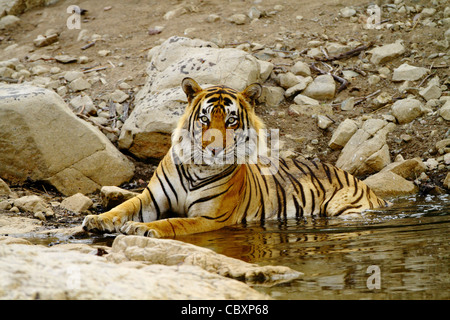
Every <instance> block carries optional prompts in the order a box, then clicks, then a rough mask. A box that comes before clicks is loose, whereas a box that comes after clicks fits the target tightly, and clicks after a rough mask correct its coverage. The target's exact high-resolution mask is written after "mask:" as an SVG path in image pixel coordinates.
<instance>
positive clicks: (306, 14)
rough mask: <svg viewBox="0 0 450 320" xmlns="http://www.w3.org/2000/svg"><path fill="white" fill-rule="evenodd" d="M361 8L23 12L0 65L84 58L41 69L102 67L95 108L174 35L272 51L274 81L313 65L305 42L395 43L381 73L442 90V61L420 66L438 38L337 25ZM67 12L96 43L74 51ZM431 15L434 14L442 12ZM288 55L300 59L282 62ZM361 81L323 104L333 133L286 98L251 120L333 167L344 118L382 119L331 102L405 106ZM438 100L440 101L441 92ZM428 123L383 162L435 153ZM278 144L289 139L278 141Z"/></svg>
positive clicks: (137, 7) (174, 0)
mask: <svg viewBox="0 0 450 320" xmlns="http://www.w3.org/2000/svg"><path fill="white" fill-rule="evenodd" d="M444 2H445V1H444ZM406 3H408V4H410V5H413V6H420V5H422V6H425V7H426V6H428V5H429V1H406ZM369 4H370V2H369V1H356V0H347V1H338V0H301V1H300V0H278V1H277V0H259V1H258V0H256V1H254V0H251V1H248V0H228V1H223V0H208V1H206V0H205V1H202V0H191V1H181V0H166V1H143V0H129V1H121V0H110V1H79V0H70V1H59V2H57V3H56V4H54V5H51V6H48V7H43V8H35V9H32V10H30V11H28V12H25V13H24V14H22V15H21V16H20V19H21V21H20V24H19V25H18V26H17V27H14V28H13V29H7V30H3V31H0V32H1V33H0V59H1V60H3V59H8V58H12V57H11V56H5V55H6V53H5V52H4V50H3V49H5V48H6V47H8V46H10V45H12V44H18V48H19V49H18V50H16V51H14V52H15V54H16V55H17V57H18V58H19V59H20V60H21V61H22V60H23V61H26V60H27V58H28V57H30V56H31V55H33V54H35V53H40V54H48V55H49V56H51V57H53V56H55V55H57V54H68V55H71V56H77V57H78V56H82V55H83V56H87V57H89V62H88V64H87V65H80V64H60V63H57V62H55V61H49V63H50V65H55V66H58V67H59V68H61V69H62V70H63V71H65V70H77V69H78V70H80V68H85V67H91V66H105V67H107V68H106V69H105V70H102V71H101V72H100V74H101V76H102V77H103V78H104V79H105V80H106V83H104V84H103V85H101V86H100V85H96V86H93V87H92V88H91V89H89V90H88V91H87V92H88V94H89V95H90V96H91V98H92V99H93V100H94V102H97V103H98V102H99V101H101V97H102V96H103V95H105V94H107V93H110V92H113V91H114V90H115V89H116V88H117V86H118V84H119V83H120V82H122V81H125V80H126V81H127V83H128V84H130V85H131V87H132V90H134V91H137V90H139V88H140V87H141V86H143V85H144V83H145V78H146V73H145V68H146V64H147V59H146V55H147V51H148V50H149V49H150V48H152V47H154V46H156V45H158V44H160V43H161V42H162V40H164V39H167V38H169V37H171V36H174V35H178V36H183V35H186V36H188V37H191V38H194V37H197V38H200V39H203V40H210V41H214V42H218V43H220V44H221V45H222V46H225V47H236V46H238V45H240V44H242V43H247V42H248V43H258V44H261V45H262V46H264V47H266V48H271V49H277V50H280V51H282V52H285V53H286V55H285V57H277V58H274V59H272V60H270V61H271V62H272V63H274V64H275V72H277V71H278V72H282V71H286V70H288V69H289V67H290V66H291V65H293V63H294V62H295V61H296V60H302V61H305V62H307V63H311V62H314V60H313V59H311V58H309V57H307V56H306V54H305V49H308V46H307V43H308V42H309V41H311V40H327V41H337V42H339V41H340V42H347V41H350V40H357V41H359V42H361V43H364V44H368V43H370V42H373V43H374V44H375V45H381V44H387V43H392V42H394V41H395V40H397V39H403V40H404V45H405V47H406V48H407V52H406V54H405V55H403V56H402V57H401V58H398V59H395V60H393V61H391V62H389V63H387V64H386V66H387V67H388V68H389V69H390V70H391V71H392V70H393V69H394V68H396V67H398V66H399V65H400V64H402V63H404V62H409V63H411V64H413V65H415V66H420V67H427V68H430V70H431V71H432V73H433V74H436V75H439V77H440V79H441V83H446V82H445V81H447V84H448V81H449V78H448V77H449V74H448V64H449V63H450V62H448V61H446V60H445V59H444V57H445V56H444V55H442V56H437V57H430V55H432V54H434V53H439V52H442V50H441V51H439V50H438V49H437V48H436V47H435V46H434V45H432V44H431V43H432V40H435V39H442V38H443V32H444V31H445V29H443V28H442V27H440V28H437V27H430V26H423V25H420V24H418V25H417V27H416V28H414V29H411V28H404V29H402V28H400V29H399V30H396V31H391V30H386V29H383V30H366V29H364V28H363V24H362V23H358V21H354V20H352V19H348V18H343V17H341V16H340V13H339V12H340V9H342V8H344V7H348V6H353V7H354V8H355V9H357V12H358V13H357V15H356V17H357V18H358V16H359V15H360V14H361V13H363V12H365V11H366V8H367V6H368V5H369ZM69 5H77V6H79V7H81V8H82V9H85V10H87V12H86V13H85V14H84V15H83V16H82V22H81V29H87V30H88V31H89V34H99V35H101V38H102V40H100V41H97V42H96V43H95V45H94V46H92V47H90V48H88V49H85V50H83V49H82V48H83V47H84V46H85V45H86V44H87V43H86V42H83V41H77V38H78V35H79V33H80V30H78V29H72V30H70V29H68V28H67V25H66V21H67V19H68V18H69V16H70V13H67V8H68V7H69ZM179 7H181V8H184V11H185V13H183V14H181V15H179V16H176V17H173V18H171V19H169V20H166V19H164V15H165V14H166V13H167V12H168V11H170V10H174V9H176V8H179ZM252 7H257V8H258V9H259V10H260V11H261V12H265V13H266V14H265V15H263V16H262V17H261V18H260V19H259V20H257V21H253V22H252V23H250V22H247V23H246V24H243V25H237V24H234V23H231V22H229V21H228V20H227V18H229V17H230V16H231V15H233V14H236V13H243V14H247V13H248V12H249V10H250V9H251V8H252ZM441 7H442V8H444V7H445V5H442V6H441ZM210 14H216V15H218V16H219V17H220V19H219V20H217V21H214V22H207V21H206V19H207V17H208V16H209V15H210ZM382 14H383V15H382V17H381V19H382V20H387V21H388V22H396V21H402V20H404V19H405V17H408V19H409V20H411V19H412V16H406V15H404V14H403V15H401V14H399V13H396V12H393V13H388V12H387V11H383V13H382ZM438 14H439V13H438ZM362 18H363V17H359V18H358V19H362ZM156 26H162V27H163V30H162V32H161V33H159V34H152V33H155V32H149V30H154V29H155V27H156ZM49 29H55V30H56V31H57V32H58V33H59V34H60V35H59V41H58V42H57V43H55V44H53V45H50V46H47V47H43V48H35V47H33V39H35V38H36V37H37V36H38V35H39V34H45V33H46V31H47V30H49ZM100 50H110V51H111V53H110V54H109V55H108V56H106V57H101V56H99V55H98V51H100ZM294 52H297V53H299V54H300V55H299V56H297V57H295V58H292V53H294ZM365 58H366V56H365V54H364V52H363V53H362V54H360V55H359V56H356V57H353V58H350V59H346V60H345V66H347V67H348V66H350V67H352V66H355V67H357V66H360V65H361V63H360V60H362V59H365ZM339 63H340V61H336V65H332V66H333V67H337V66H338V64H339ZM446 66H447V67H446ZM365 73H366V76H359V77H356V78H355V79H354V80H352V81H351V83H350V84H349V86H348V87H347V88H346V89H345V90H343V91H341V92H340V93H339V94H337V95H336V96H335V98H334V100H333V101H332V103H333V109H334V114H333V116H332V117H331V119H332V120H333V121H335V124H334V125H333V126H331V127H330V128H329V129H327V130H322V129H320V128H318V126H317V124H316V121H317V120H316V119H313V118H311V117H306V116H293V115H291V114H290V113H289V112H288V107H289V105H290V104H291V103H292V99H288V100H286V101H285V102H283V103H282V104H281V105H279V106H277V107H265V106H259V107H258V109H257V113H258V114H259V115H260V116H261V117H262V118H263V119H264V121H265V122H266V125H267V127H268V128H278V129H280V135H281V138H282V139H284V140H285V141H286V147H289V148H293V149H294V150H295V152H298V153H303V154H305V153H306V154H307V155H309V156H310V157H313V158H314V157H318V158H319V159H321V160H322V161H327V162H331V163H334V162H335V161H336V159H337V157H338V155H339V151H333V150H331V149H330V148H329V147H328V145H327V144H328V142H329V140H330V138H331V135H332V130H334V129H335V128H336V127H337V124H339V123H340V122H341V121H343V120H344V119H346V118H357V117H360V116H361V115H367V116H374V117H377V116H379V115H381V114H386V113H387V110H386V108H385V107H381V108H378V107H377V106H376V105H374V104H373V103H372V102H371V99H367V100H365V101H363V102H361V103H359V104H358V105H357V106H356V107H355V108H354V110H352V111H341V110H340V107H339V102H342V101H343V100H345V99H346V98H348V97H350V96H354V97H355V98H361V97H366V96H368V95H370V94H371V93H373V92H375V91H377V90H382V91H385V92H387V93H388V94H390V95H391V96H392V97H393V100H395V99H396V98H404V97H406V96H403V95H401V94H399V92H398V90H397V86H398V85H393V83H392V82H391V81H390V80H389V79H383V78H382V79H381V82H380V83H378V84H377V85H370V84H369V83H368V81H367V79H368V75H369V74H378V72H377V70H366V72H365ZM271 83H274V80H269V81H268V82H267V83H265V85H271ZM443 95H448V91H447V92H444V93H443ZM69 99H70V94H68V95H67V97H66V100H69ZM132 107H133V106H132V105H131V108H132ZM438 118H439V117H438V115H432V116H427V117H423V119H422V120H420V121H415V122H414V126H413V127H411V126H408V125H403V126H397V129H396V130H395V131H394V132H393V133H392V134H391V135H390V136H389V138H388V139H389V140H388V144H389V147H390V152H391V157H392V160H393V159H394V158H395V156H397V155H398V154H401V155H402V156H403V157H404V158H405V159H408V158H412V157H421V158H423V159H424V160H426V158H427V157H429V156H430V155H432V154H433V153H436V150H434V145H435V143H436V142H437V141H439V140H442V139H444V138H448V135H449V134H450V133H449V132H448V129H449V124H448V122H447V123H446V122H445V121H443V122H442V121H438ZM405 132H407V133H408V134H410V135H411V136H412V137H413V139H412V140H411V141H410V142H404V141H401V139H399V136H400V135H401V134H403V133H405ZM286 135H289V136H290V137H294V138H295V139H290V138H286ZM314 140H316V141H314ZM311 141H314V143H311ZM317 142H318V143H317ZM135 163H136V165H137V171H136V177H135V179H134V180H133V181H132V182H131V183H130V184H128V187H129V188H133V187H134V188H136V189H139V187H141V186H142V184H143V183H145V182H144V181H145V180H147V179H149V177H150V175H151V173H152V171H153V169H154V164H155V162H154V163H142V162H137V161H135ZM446 172H447V171H445V173H446ZM443 177H445V175H444V172H441V173H439V172H438V173H436V177H435V180H436V181H442V180H443ZM28 187H30V188H34V192H39V190H40V192H41V193H42V192H43V190H42V189H41V188H40V187H39V186H33V185H30V186H28ZM47 191H48V190H47ZM47 191H46V192H47Z"/></svg>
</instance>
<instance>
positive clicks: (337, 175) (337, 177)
mask: <svg viewBox="0 0 450 320" xmlns="http://www.w3.org/2000/svg"><path fill="white" fill-rule="evenodd" d="M333 170H334V175H335V176H336V180H337V182H338V183H339V187H340V189H342V188H343V187H344V185H343V184H342V181H341V178H339V172H338V170H337V169H336V168H335V167H334V168H333ZM344 172H345V173H346V175H345V180H346V181H347V186H348V173H347V172H346V171H344Z"/></svg>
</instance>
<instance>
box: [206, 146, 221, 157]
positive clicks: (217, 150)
mask: <svg viewBox="0 0 450 320" xmlns="http://www.w3.org/2000/svg"><path fill="white" fill-rule="evenodd" d="M207 148H208V150H209V151H211V154H212V155H213V156H215V155H216V154H218V153H220V152H221V151H222V150H223V148H222V147H217V146H216V147H207Z"/></svg>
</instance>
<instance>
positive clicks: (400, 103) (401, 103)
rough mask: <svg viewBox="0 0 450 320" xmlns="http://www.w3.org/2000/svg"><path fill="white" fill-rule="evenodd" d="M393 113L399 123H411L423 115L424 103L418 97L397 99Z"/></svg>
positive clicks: (393, 106)
mask: <svg viewBox="0 0 450 320" xmlns="http://www.w3.org/2000/svg"><path fill="white" fill-rule="evenodd" d="M392 114H393V115H394V117H395V118H396V119H397V121H398V123H399V124H403V123H409V122H411V121H413V120H414V119H416V118H417V117H419V116H420V115H422V103H421V102H420V101H419V100H416V99H401V100H397V101H396V102H395V103H394V104H393V105H392Z"/></svg>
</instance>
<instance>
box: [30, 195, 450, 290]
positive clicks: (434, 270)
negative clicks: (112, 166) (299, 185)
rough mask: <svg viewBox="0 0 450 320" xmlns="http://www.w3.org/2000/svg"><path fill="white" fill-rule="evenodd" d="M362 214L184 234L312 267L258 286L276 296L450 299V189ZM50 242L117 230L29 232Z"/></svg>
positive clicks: (250, 256)
mask: <svg viewBox="0 0 450 320" xmlns="http://www.w3.org/2000/svg"><path fill="white" fill-rule="evenodd" d="M393 202H394V206H393V207H391V208H388V209H384V210H377V211H372V212H368V213H366V214H364V215H363V217H362V218H360V219H351V220H343V219H341V218H318V217H316V218H305V219H300V220H288V221H283V222H281V221H267V222H265V223H264V224H262V225H261V224H260V223H252V224H247V225H236V226H233V227H228V228H224V229H221V230H217V231H214V232H206V233H201V234H195V235H190V236H184V237H180V238H178V240H182V241H185V242H189V243H192V244H195V245H199V246H202V247H206V248H210V249H212V250H214V251H215V252H218V253H221V254H225V255H227V256H230V257H234V258H238V259H241V260H244V261H247V262H251V263H257V264H259V265H284V266H288V267H290V268H292V269H294V270H298V271H301V272H303V273H304V276H302V277H301V278H299V279H297V280H294V281H292V282H290V283H285V284H279V285H275V286H272V287H262V286H261V287H258V286H255V287H254V288H255V289H256V290H258V291H260V292H264V293H266V294H268V295H270V296H271V297H272V298H275V299H450V195H449V194H446V195H439V196H424V197H420V196H411V197H405V198H399V199H395V200H394V201H393ZM23 237H24V238H28V240H30V241H32V242H34V243H38V244H47V245H56V244H59V243H67V242H70V243H87V244H101V245H109V246H110V245H111V244H112V241H113V240H114V235H101V236H100V235H99V236H90V237H85V238H82V239H80V238H77V239H73V238H69V237H48V236H37V235H36V234H34V235H29V236H28V237H27V236H26V235H23Z"/></svg>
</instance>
